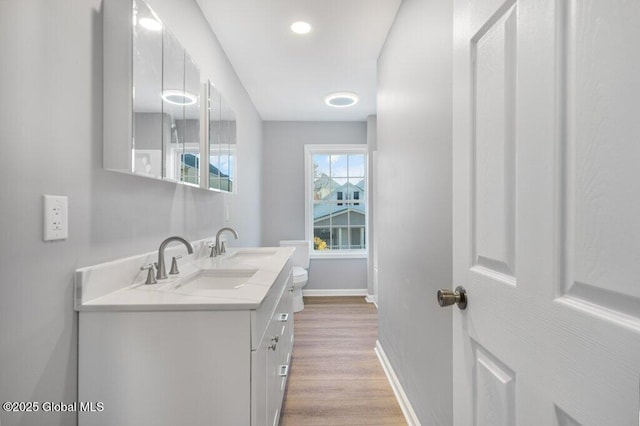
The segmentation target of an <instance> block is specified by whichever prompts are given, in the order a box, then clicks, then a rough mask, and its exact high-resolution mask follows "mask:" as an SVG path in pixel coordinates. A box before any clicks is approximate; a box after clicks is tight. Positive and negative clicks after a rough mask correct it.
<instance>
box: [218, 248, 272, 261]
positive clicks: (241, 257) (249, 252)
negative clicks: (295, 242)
mask: <svg viewBox="0 0 640 426" xmlns="http://www.w3.org/2000/svg"><path fill="white" fill-rule="evenodd" d="M276 253H277V250H273V249H268V250H260V249H240V250H238V251H236V252H235V253H233V254H232V255H230V256H229V259H230V260H231V259H233V260H237V261H238V262H248V263H251V262H256V261H261V260H264V259H266V258H268V257H271V256H273V255H275V254H276Z"/></svg>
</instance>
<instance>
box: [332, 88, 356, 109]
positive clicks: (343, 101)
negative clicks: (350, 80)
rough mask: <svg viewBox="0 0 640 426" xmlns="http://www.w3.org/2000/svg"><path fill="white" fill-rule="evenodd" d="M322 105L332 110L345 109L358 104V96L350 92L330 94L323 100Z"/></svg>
mask: <svg viewBox="0 0 640 426" xmlns="http://www.w3.org/2000/svg"><path fill="white" fill-rule="evenodd" d="M324 103H325V104H327V105H329V106H330V107H334V108H347V107H350V106H353V105H355V104H357V103H358V95H356V94H355V93H352V92H338V93H332V94H330V95H328V96H327V97H325V98H324Z"/></svg>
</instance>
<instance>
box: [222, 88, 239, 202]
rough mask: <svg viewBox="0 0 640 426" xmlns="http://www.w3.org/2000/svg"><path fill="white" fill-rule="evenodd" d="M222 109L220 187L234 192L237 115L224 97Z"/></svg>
mask: <svg viewBox="0 0 640 426" xmlns="http://www.w3.org/2000/svg"><path fill="white" fill-rule="evenodd" d="M220 109H221V114H220V117H221V121H220V124H221V126H220V128H221V131H220V189H221V190H223V191H227V192H233V181H234V179H233V177H234V175H233V171H234V164H233V163H234V157H235V156H234V155H233V153H232V150H231V149H232V147H234V148H235V139H236V115H235V113H234V112H233V110H232V109H231V106H230V105H229V103H228V102H227V101H226V100H225V99H224V97H223V98H222V101H221V106H220Z"/></svg>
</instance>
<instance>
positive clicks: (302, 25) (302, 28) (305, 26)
mask: <svg viewBox="0 0 640 426" xmlns="http://www.w3.org/2000/svg"><path fill="white" fill-rule="evenodd" d="M291 31H293V32H294V33H296V34H307V33H308V32H309V31H311V24H309V23H308V22H304V21H298V22H294V23H293V24H291Z"/></svg>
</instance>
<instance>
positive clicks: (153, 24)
mask: <svg viewBox="0 0 640 426" xmlns="http://www.w3.org/2000/svg"><path fill="white" fill-rule="evenodd" d="M138 22H139V23H140V25H141V26H142V27H143V28H146V29H147V30H149V31H160V30H161V29H162V24H161V23H160V22H158V21H156V20H155V19H153V18H140V20H139V21H138Z"/></svg>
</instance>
